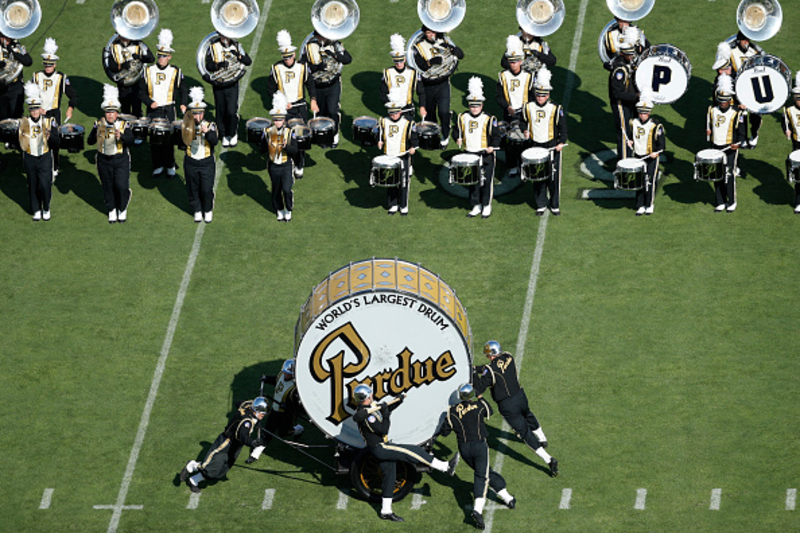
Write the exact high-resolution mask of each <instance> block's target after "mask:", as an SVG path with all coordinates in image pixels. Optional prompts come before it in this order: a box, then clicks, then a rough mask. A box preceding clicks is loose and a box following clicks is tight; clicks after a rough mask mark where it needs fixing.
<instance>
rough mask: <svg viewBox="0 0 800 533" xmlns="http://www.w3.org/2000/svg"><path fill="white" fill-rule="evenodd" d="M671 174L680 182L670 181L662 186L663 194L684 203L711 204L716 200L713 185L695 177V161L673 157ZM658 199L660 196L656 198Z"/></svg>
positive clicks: (670, 165)
mask: <svg viewBox="0 0 800 533" xmlns="http://www.w3.org/2000/svg"><path fill="white" fill-rule="evenodd" d="M669 171H670V174H671V175H672V176H674V177H676V178H677V179H678V183H668V184H665V185H664V186H663V187H662V188H661V191H662V194H664V195H665V196H666V197H668V198H669V199H671V200H672V201H674V202H678V203H682V204H697V203H702V204H709V205H711V203H712V202H713V200H714V187H713V185H711V184H709V183H706V182H702V181H696V180H695V179H694V163H693V162H691V161H685V160H681V159H678V158H674V157H673V158H672V161H671V162H670V164H669ZM656 201H658V198H656Z"/></svg>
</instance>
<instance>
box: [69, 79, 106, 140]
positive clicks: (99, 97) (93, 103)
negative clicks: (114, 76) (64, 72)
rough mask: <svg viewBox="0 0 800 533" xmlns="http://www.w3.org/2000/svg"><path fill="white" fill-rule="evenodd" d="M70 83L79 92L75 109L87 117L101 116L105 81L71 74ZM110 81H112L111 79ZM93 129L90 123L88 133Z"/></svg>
mask: <svg viewBox="0 0 800 533" xmlns="http://www.w3.org/2000/svg"><path fill="white" fill-rule="evenodd" d="M69 83H70V84H71V85H72V86H73V87H74V89H75V92H76V93H77V94H78V103H77V105H76V106H75V109H76V110H77V111H80V112H81V113H83V114H84V115H86V116H87V117H98V118H99V117H101V116H102V114H103V111H102V110H101V109H100V103H101V102H102V101H103V82H101V81H98V80H95V79H92V78H86V77H84V76H69ZM109 83H111V82H110V81H109ZM62 117H63V118H66V115H64V114H62ZM91 129H92V126H91V124H90V125H89V126H87V128H86V131H87V134H88V131H89V130H91Z"/></svg>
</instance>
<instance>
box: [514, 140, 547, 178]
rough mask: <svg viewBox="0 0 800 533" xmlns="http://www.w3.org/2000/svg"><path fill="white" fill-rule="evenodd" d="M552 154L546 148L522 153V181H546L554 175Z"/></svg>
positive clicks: (531, 149)
mask: <svg viewBox="0 0 800 533" xmlns="http://www.w3.org/2000/svg"><path fill="white" fill-rule="evenodd" d="M551 155H552V152H551V151H550V150H548V149H546V148H539V147H535V148H528V149H527V150H525V151H524V152H522V163H521V165H520V170H521V175H520V179H521V180H522V181H544V180H546V179H548V178H549V177H550V176H551V175H552V174H553V159H552V157H551Z"/></svg>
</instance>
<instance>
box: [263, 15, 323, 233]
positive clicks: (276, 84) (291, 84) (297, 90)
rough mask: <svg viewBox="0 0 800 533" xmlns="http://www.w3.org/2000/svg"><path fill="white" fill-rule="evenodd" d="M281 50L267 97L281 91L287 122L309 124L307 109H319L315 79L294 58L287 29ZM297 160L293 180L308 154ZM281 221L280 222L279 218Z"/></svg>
mask: <svg viewBox="0 0 800 533" xmlns="http://www.w3.org/2000/svg"><path fill="white" fill-rule="evenodd" d="M277 40H278V50H279V51H280V53H281V60H280V61H278V62H277V63H275V64H274V65H272V71H271V73H270V77H269V79H268V80H267V94H268V95H270V96H271V97H272V98H273V101H274V98H275V94H276V93H277V92H282V93H283V94H284V95H285V96H286V97H287V98H288V100H289V103H288V104H287V106H286V108H285V111H286V113H287V114H286V117H285V118H286V119H287V120H292V119H295V118H300V119H303V122H308V109H307V108H308V107H309V106H310V107H311V111H312V112H313V113H317V112H319V107H318V106H317V91H316V86H315V85H314V79H313V78H312V77H311V75H310V73H309V70H308V67H307V66H306V65H305V64H304V63H300V62H299V61H297V60H296V59H295V51H296V50H297V47H296V46H292V36H291V35H290V34H289V32H288V31H286V30H281V31H279V32H278V38H277ZM306 94H308V96H309V98H310V99H311V103H310V104H306ZM292 159H293V161H294V177H295V178H296V179H300V178H302V177H303V167H305V152H304V151H302V150H298V151H297V153H296V154H295V155H294V156H293V157H292ZM279 220H280V219H279Z"/></svg>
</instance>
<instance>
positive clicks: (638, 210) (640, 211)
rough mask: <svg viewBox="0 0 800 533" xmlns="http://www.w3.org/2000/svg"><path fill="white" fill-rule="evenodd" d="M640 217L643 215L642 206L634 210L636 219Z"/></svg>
mask: <svg viewBox="0 0 800 533" xmlns="http://www.w3.org/2000/svg"><path fill="white" fill-rule="evenodd" d="M642 215H644V206H642V207H640V208H639V209H637V210H636V216H637V217H640V216H642Z"/></svg>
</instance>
